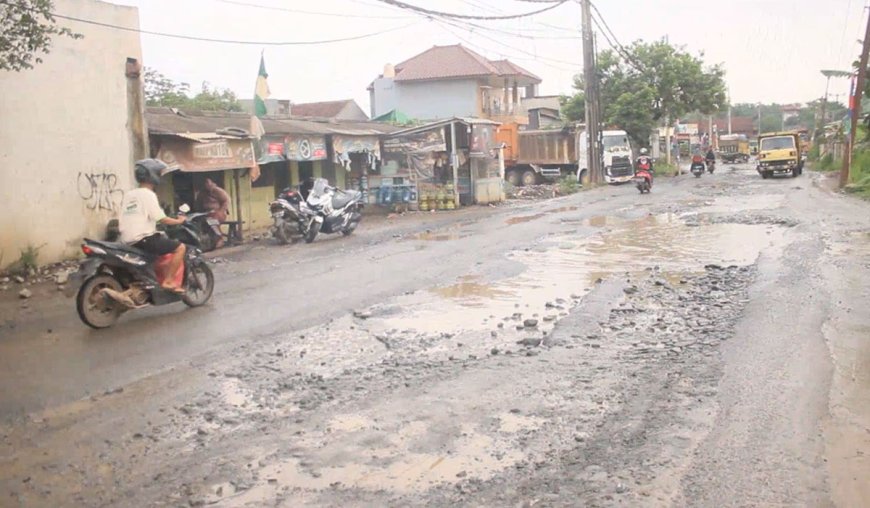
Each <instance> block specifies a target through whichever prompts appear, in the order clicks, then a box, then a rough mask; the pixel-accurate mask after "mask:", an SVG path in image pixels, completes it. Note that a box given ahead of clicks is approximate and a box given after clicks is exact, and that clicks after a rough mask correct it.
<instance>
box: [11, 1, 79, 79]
mask: <svg viewBox="0 0 870 508" xmlns="http://www.w3.org/2000/svg"><path fill="white" fill-rule="evenodd" d="M53 9H54V3H53V2H52V1H51V0H2V2H0V70H4V71H15V72H19V71H22V70H26V69H32V68H33V65H34V64H39V63H42V57H41V56H40V55H47V54H48V53H49V52H50V50H51V40H52V38H53V37H54V36H56V35H61V36H66V37H71V38H73V39H81V38H82V34H79V33H75V32H73V31H72V30H70V29H69V28H65V27H58V26H57V23H56V21H55V19H54V15H53V14H52V11H53Z"/></svg>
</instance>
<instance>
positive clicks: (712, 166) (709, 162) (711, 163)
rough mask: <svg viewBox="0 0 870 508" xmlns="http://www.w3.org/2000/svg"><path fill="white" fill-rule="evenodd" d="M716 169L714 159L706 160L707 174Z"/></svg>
mask: <svg viewBox="0 0 870 508" xmlns="http://www.w3.org/2000/svg"><path fill="white" fill-rule="evenodd" d="M715 169H716V159H707V172H708V173H710V174H711V175H712V174H713V171H714V170H715Z"/></svg>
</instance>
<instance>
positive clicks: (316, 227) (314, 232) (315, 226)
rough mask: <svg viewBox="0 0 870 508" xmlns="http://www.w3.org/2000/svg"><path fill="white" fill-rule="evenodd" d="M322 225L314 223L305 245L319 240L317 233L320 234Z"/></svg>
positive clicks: (306, 237)
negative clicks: (316, 239)
mask: <svg viewBox="0 0 870 508" xmlns="http://www.w3.org/2000/svg"><path fill="white" fill-rule="evenodd" d="M319 229H320V224H318V223H316V222H315V223H314V224H312V225H311V227H310V228H308V233H307V234H306V235H305V243H311V242H313V241H314V239H315V238H317V233H319V231H318V230H319Z"/></svg>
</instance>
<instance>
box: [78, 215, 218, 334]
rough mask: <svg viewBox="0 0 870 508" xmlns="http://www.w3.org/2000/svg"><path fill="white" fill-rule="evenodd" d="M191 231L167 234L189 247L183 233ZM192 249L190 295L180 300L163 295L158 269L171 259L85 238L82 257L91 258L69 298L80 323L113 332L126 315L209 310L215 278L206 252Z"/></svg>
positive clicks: (187, 279) (187, 272) (187, 265)
mask: <svg viewBox="0 0 870 508" xmlns="http://www.w3.org/2000/svg"><path fill="white" fill-rule="evenodd" d="M189 231H190V230H189V229H185V228H178V229H173V230H168V231H167V232H168V234H169V236H170V237H173V238H176V239H177V240H179V241H184V240H183V238H182V237H183V235H184V234H185V233H184V232H189ZM187 245H188V247H187V253H186V255H185V258H184V274H183V285H182V287H183V288H184V290H185V293H184V294H181V295H179V294H176V293H173V292H170V291H166V290H164V289H163V288H162V287H161V285H160V283H159V282H158V280H157V275H156V272H155V263H156V262H160V261H161V260H164V259H166V257H167V256H171V255H167V256H155V255H153V254H149V253H146V252H144V251H142V250H140V249H137V248H136V247H133V246H131V245H127V244H125V243H116V242H104V241H98V240H91V239H88V238H85V239H84V243H82V252H83V253H84V254H85V256H87V257H86V258H85V259H84V260H82V262H81V264H80V265H79V270H78V271H77V272H76V273H75V274H73V275H72V276H70V279H69V282H68V284H67V286H66V289H65V294H66V296H68V297H71V296H73V294H75V295H76V310H77V311H78V314H79V318H80V319H81V320H82V322H83V323H85V324H86V325H88V326H90V327H92V328H108V327H110V326H112V325H113V324H115V322H116V321H117V320H118V318H119V317H120V316H121V314H123V313H124V312H126V311H128V310H132V309H140V308H142V307H147V306H149V305H166V304H169V303H175V302H178V301H182V302H184V303H185V304H186V305H187V306H189V307H199V306H201V305H205V304H206V303H207V302H208V301H209V299H210V298H211V295H212V292H213V291H214V274H213V273H212V271H211V268H209V266H208V264H207V263H206V261H205V259H203V257H202V251H201V250H200V249H199V248H197V247H195V246H193V245H190V244H187Z"/></svg>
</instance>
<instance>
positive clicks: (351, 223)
mask: <svg viewBox="0 0 870 508" xmlns="http://www.w3.org/2000/svg"><path fill="white" fill-rule="evenodd" d="M305 205H306V207H305V208H307V209H308V210H307V211H309V212H310V214H309V216H308V220H309V221H310V222H309V223H308V228H307V230H308V231H307V234H306V235H305V242H306V243H311V242H313V241H314V239H315V238H317V234H318V233H327V234H330V233H341V234H342V235H344V236H348V235H350V234H351V233H353V232H354V230H355V229H356V228H357V226H359V222H360V220H362V213H361V212H362V208H363V202H362V193H361V192H359V191H343V190H341V189H337V188H335V187H331V186H330V185H329V182H328V181H327V180H326V179H325V178H318V179H317V180H315V181H314V186H313V187H312V188H311V192H310V193H309V194H308V199H306V200H305Z"/></svg>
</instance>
